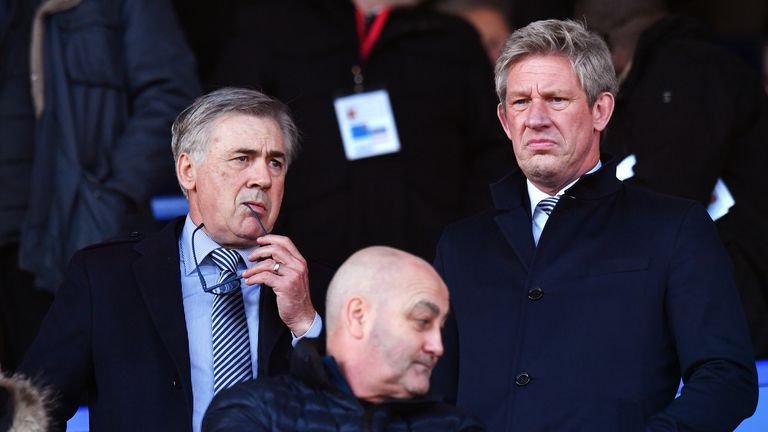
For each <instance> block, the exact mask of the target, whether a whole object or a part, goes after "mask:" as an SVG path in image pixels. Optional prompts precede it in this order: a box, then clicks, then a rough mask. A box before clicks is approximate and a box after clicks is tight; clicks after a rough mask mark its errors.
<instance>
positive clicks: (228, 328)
mask: <svg viewBox="0 0 768 432" xmlns="http://www.w3.org/2000/svg"><path fill="white" fill-rule="evenodd" d="M211 258H212V259H213V262H214V263H216V266H218V267H219V269H220V270H221V273H220V274H219V283H221V282H223V281H225V280H227V278H232V277H234V276H235V275H236V273H237V264H238V263H239V262H240V254H238V253H237V252H236V251H233V250H229V249H224V248H218V249H215V250H214V251H213V252H211ZM232 283H234V284H238V285H239V284H240V281H239V280H236V281H234V282H232ZM211 318H212V320H211V321H212V324H211V332H212V335H213V393H214V394H216V393H218V392H219V390H222V389H225V388H228V387H231V386H232V385H234V384H237V383H239V382H242V381H246V380H249V379H251V377H252V370H251V345H250V343H249V340H248V323H247V321H246V319H245V307H244V306H243V294H242V290H240V289H234V290H232V291H230V292H228V293H227V294H217V295H216V298H214V299H213V312H212V314H211Z"/></svg>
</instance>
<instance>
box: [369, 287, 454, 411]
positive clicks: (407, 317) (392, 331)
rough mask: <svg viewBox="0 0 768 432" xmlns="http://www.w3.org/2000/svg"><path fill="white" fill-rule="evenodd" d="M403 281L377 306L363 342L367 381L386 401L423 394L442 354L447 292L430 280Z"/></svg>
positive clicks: (444, 288) (427, 388)
mask: <svg viewBox="0 0 768 432" xmlns="http://www.w3.org/2000/svg"><path fill="white" fill-rule="evenodd" d="M409 282H411V283H410V284H409V285H408V286H407V287H406V286H404V287H400V288H399V289H397V290H395V292H394V293H393V296H392V297H391V298H389V299H387V300H386V301H387V303H386V304H384V305H382V306H380V307H379V309H378V311H377V314H376V318H374V320H375V321H374V323H373V326H372V329H371V333H370V338H369V340H368V344H369V345H368V346H369V351H368V352H369V353H370V356H369V358H370V360H371V366H372V367H371V371H370V373H371V374H372V375H374V377H373V379H372V382H374V383H376V385H377V386H378V387H379V388H378V391H376V393H377V394H379V395H382V396H385V397H387V398H394V399H407V398H412V397H414V396H418V395H423V394H425V393H427V391H428V390H429V378H430V376H431V374H432V369H433V368H434V367H435V364H436V363H437V360H438V359H439V358H440V356H442V355H443V343H442V339H441V334H440V333H441V329H442V326H443V323H444V322H445V318H446V315H447V313H448V289H447V288H446V287H445V284H444V283H443V282H442V280H440V279H439V278H438V277H437V276H436V275H425V276H424V277H421V278H418V279H411V280H410V281H409ZM387 295H388V294H387Z"/></svg>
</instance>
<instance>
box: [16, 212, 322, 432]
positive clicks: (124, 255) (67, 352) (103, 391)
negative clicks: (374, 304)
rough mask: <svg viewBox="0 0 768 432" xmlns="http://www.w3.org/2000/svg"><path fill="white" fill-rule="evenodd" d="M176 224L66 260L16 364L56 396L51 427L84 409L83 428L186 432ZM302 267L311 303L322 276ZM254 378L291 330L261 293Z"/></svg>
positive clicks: (281, 349) (280, 351)
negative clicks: (60, 281) (83, 406)
mask: <svg viewBox="0 0 768 432" xmlns="http://www.w3.org/2000/svg"><path fill="white" fill-rule="evenodd" d="M183 224H184V218H183V217H182V218H179V219H177V220H175V221H173V222H171V223H170V224H169V225H168V226H166V227H165V228H164V229H163V230H162V231H160V232H159V233H157V234H154V235H151V236H148V237H146V238H141V237H140V236H136V237H134V238H130V239H126V240H123V241H114V242H110V243H104V244H99V245H95V246H91V247H88V248H85V249H83V250H81V251H79V252H78V253H76V254H75V256H74V257H73V259H72V262H71V263H70V268H69V271H68V272H67V276H66V280H65V282H64V284H63V285H62V287H61V289H60V290H59V292H58V293H57V295H56V299H55V301H54V303H53V306H52V307H51V310H50V312H49V313H48V316H47V317H46V319H45V321H44V322H43V325H42V327H41V329H40V333H39V334H38V337H37V339H36V340H35V343H34V344H33V346H32V348H31V349H30V350H29V352H28V354H27V356H26V357H25V360H24V362H23V364H22V366H21V368H20V370H21V372H23V373H25V374H28V375H30V376H32V377H36V378H37V379H38V380H39V382H41V383H44V384H47V385H50V386H52V388H53V390H54V391H56V392H57V393H58V400H57V404H56V408H55V410H54V411H53V417H54V419H55V420H56V421H57V422H58V423H59V427H62V426H63V423H64V422H65V421H66V420H67V419H68V418H70V417H71V416H72V415H73V414H74V413H75V411H76V409H77V407H78V405H80V404H83V403H86V402H87V403H88V404H89V406H90V410H89V414H90V421H91V428H92V430H96V431H190V430H192V385H191V378H190V361H189V346H188V342H187V341H188V337H187V328H186V321H185V317H184V305H183V301H182V292H181V274H180V269H179V247H178V239H179V235H180V232H181V228H182V227H183ZM315 268H318V267H317V266H313V267H311V269H310V272H311V273H312V280H313V282H316V283H313V285H312V286H313V288H312V290H313V295H312V298H313V304H314V305H315V307H316V308H318V310H320V309H319V308H320V307H321V306H322V305H323V304H324V295H325V289H326V287H327V283H328V281H329V280H330V271H320V270H321V269H319V268H318V271H317V272H316V273H317V274H315V273H314V269H315ZM259 320H260V323H259V347H258V350H259V365H258V369H259V376H265V375H276V374H280V373H285V372H287V371H288V369H289V363H288V362H289V358H290V355H289V354H290V350H291V334H290V331H289V330H288V328H287V327H286V326H285V324H283V322H282V321H281V320H280V317H279V315H278V312H277V304H276V301H275V294H274V292H273V291H272V290H271V289H264V290H262V292H261V298H260V303H259Z"/></svg>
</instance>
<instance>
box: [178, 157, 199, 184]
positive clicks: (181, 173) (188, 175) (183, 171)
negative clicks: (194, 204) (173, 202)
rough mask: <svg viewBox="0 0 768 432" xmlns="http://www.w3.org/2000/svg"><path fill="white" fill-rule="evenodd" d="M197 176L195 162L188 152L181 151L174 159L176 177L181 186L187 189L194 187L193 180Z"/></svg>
mask: <svg viewBox="0 0 768 432" xmlns="http://www.w3.org/2000/svg"><path fill="white" fill-rule="evenodd" d="M196 176H197V171H196V165H195V162H194V161H193V160H192V158H191V157H189V155H188V154H186V153H182V154H180V155H179V159H178V160H177V161H176V178H177V179H178V180H179V184H180V185H181V187H183V188H184V189H186V190H187V191H190V190H194V189H195V180H196Z"/></svg>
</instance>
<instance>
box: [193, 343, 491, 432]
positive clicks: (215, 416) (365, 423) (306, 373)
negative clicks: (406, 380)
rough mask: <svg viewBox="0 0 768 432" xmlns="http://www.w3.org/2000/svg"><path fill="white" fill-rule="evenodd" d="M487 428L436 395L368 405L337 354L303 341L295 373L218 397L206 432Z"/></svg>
mask: <svg viewBox="0 0 768 432" xmlns="http://www.w3.org/2000/svg"><path fill="white" fill-rule="evenodd" d="M246 430H247V431H251V432H257V431H265V432H266V431H296V432H299V431H313V432H330V431H369V432H377V431H398V432H407V431H423V432H427V431H434V432H438V431H439V432H451V431H465V432H470V431H483V430H485V428H483V427H482V425H481V424H480V423H479V422H478V421H477V420H476V419H474V418H473V417H470V416H467V415H465V414H462V413H461V412H460V411H459V410H458V409H457V408H455V407H453V406H451V405H446V404H444V403H442V402H440V401H439V400H438V399H435V398H431V397H425V398H418V399H411V400H400V401H391V402H385V403H381V404H370V403H367V402H362V401H359V400H358V399H357V398H355V396H354V394H352V390H351V389H350V388H349V384H347V382H346V381H345V379H344V377H343V376H342V375H341V371H340V370H339V367H338V365H337V364H336V361H335V360H334V359H333V357H323V358H321V357H320V356H319V355H318V354H317V352H316V351H315V349H314V348H313V347H312V346H311V344H310V343H309V342H308V341H306V340H303V341H300V342H299V343H298V345H297V346H296V348H295V349H294V351H293V354H292V358H291V375H282V376H279V377H271V378H265V379H261V380H258V381H248V382H245V383H241V384H238V385H235V386H234V387H232V388H230V389H228V390H225V391H222V392H221V393H219V394H218V395H217V396H216V397H214V399H213V401H212V402H211V405H210V406H209V407H208V411H207V412H206V414H205V418H204V419H203V431H204V432H227V431H232V432H234V431H246Z"/></svg>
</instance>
